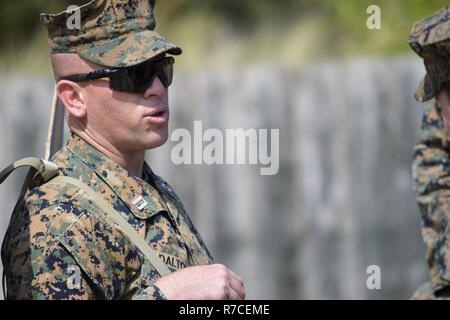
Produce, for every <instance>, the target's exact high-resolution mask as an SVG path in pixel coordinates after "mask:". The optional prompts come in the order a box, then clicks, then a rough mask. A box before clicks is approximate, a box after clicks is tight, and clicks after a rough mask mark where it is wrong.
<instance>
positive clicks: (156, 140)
mask: <svg viewBox="0 0 450 320" xmlns="http://www.w3.org/2000/svg"><path fill="white" fill-rule="evenodd" d="M168 138H169V137H168V135H167V134H164V135H159V134H157V133H155V134H152V137H151V139H149V141H147V142H146V143H145V149H146V150H149V149H155V148H158V147H161V146H162V145H164V144H165V143H166V142H167V140H168Z"/></svg>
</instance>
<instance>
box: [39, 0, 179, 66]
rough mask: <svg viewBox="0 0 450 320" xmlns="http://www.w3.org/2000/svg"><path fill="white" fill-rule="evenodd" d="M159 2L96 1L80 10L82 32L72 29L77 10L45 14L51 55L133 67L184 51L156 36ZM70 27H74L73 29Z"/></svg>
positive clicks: (134, 0)
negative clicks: (76, 57) (161, 56)
mask: <svg viewBox="0 0 450 320" xmlns="http://www.w3.org/2000/svg"><path fill="white" fill-rule="evenodd" d="M154 6H155V0H94V1H91V2H89V3H87V4H85V5H83V6H80V7H79V12H80V17H81V24H80V29H77V28H74V29H73V30H71V29H72V24H71V23H69V25H68V24H67V22H68V21H69V22H72V20H73V19H74V12H73V11H64V12H61V13H59V14H48V13H42V14H41V20H42V21H43V22H44V24H45V26H46V27H47V30H48V37H49V44H50V49H51V53H77V54H78V55H79V56H80V57H82V58H84V59H86V60H88V61H91V62H94V63H96V64H99V65H102V66H107V67H129V66H133V65H136V64H139V63H141V62H144V61H146V60H148V59H151V58H153V57H155V56H157V55H159V54H161V53H164V52H166V53H169V54H175V55H177V54H181V49H180V48H179V47H178V46H176V45H174V44H172V43H170V42H169V41H167V40H166V39H165V38H164V37H162V36H161V35H159V34H158V33H156V32H155V31H154V30H155V26H156V23H155V18H154V14H153V9H154ZM69 27H70V28H69Z"/></svg>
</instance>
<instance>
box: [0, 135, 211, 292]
mask: <svg viewBox="0 0 450 320" xmlns="http://www.w3.org/2000/svg"><path fill="white" fill-rule="evenodd" d="M52 161H53V162H54V163H56V164H57V165H58V167H59V168H60V173H61V174H63V175H67V176H71V177H75V178H78V179H81V180H82V181H83V182H84V183H85V184H87V185H89V186H90V187H91V188H92V189H94V190H95V191H96V192H98V193H99V194H101V195H102V196H103V197H104V198H105V199H106V200H107V201H108V202H109V203H110V204H112V205H113V207H114V208H115V209H116V210H117V211H118V212H120V213H121V214H122V216H123V217H124V218H125V219H126V220H127V221H128V223H129V224H131V225H132V226H133V227H134V228H135V229H136V231H137V232H138V233H139V234H140V235H141V236H142V237H143V238H145V239H146V240H147V242H148V243H149V244H150V245H151V247H152V248H153V249H154V250H156V251H157V252H158V254H159V257H160V258H161V259H162V260H163V261H164V263H165V264H166V265H167V266H168V267H169V269H170V270H171V271H172V272H173V271H176V270H178V269H181V268H184V267H187V266H193V265H203V264H210V263H212V262H213V259H212V257H211V255H210V253H209V252H208V249H207V248H206V246H205V244H204V242H203V241H202V239H201V237H200V235H199V233H198V232H197V230H196V228H195V227H194V225H193V224H192V221H191V219H190V218H189V216H188V214H187V213H186V211H185V209H184V208H183V205H182V203H181V201H180V199H179V198H178V197H177V195H176V194H175V192H174V191H173V190H172V188H171V187H170V186H169V185H168V184H167V183H166V182H165V181H164V180H162V179H161V178H160V177H158V176H157V175H155V174H154V173H153V172H152V171H151V169H150V167H149V166H148V165H147V164H146V163H145V164H144V170H143V176H142V179H140V178H138V177H132V176H130V175H129V174H128V172H127V171H126V170H125V169H123V168H122V167H120V166H119V165H118V164H116V163H115V162H114V161H112V160H111V159H109V158H107V157H105V156H104V155H103V154H102V153H100V152H99V151H98V150H96V149H95V148H93V147H92V146H91V145H89V144H88V143H86V142H85V141H84V140H82V139H81V138H80V137H78V136H76V135H72V137H71V138H70V139H69V141H68V143H67V145H66V146H65V147H64V148H63V149H61V150H60V151H59V152H58V153H57V154H56V155H55V156H54V158H53V159H52ZM2 261H3V264H4V271H5V274H6V279H7V281H6V282H7V289H8V298H9V299H165V298H166V297H165V296H164V294H163V292H162V291H161V290H160V289H159V288H158V287H157V286H155V285H154V284H153V283H154V282H155V280H156V279H157V278H158V277H159V274H158V273H157V271H156V270H155V269H154V268H153V267H152V266H151V264H150V263H149V262H148V261H147V259H144V256H143V255H142V253H141V252H140V251H139V249H137V248H136V247H135V246H134V245H133V243H132V242H131V241H130V240H129V239H128V237H127V236H126V235H125V234H124V233H123V231H122V230H121V229H120V227H118V226H117V225H115V224H114V223H112V222H110V220H107V219H106V218H105V213H104V212H103V211H102V210H101V209H100V208H98V207H97V206H96V204H95V203H94V202H93V201H92V200H91V199H90V198H89V197H88V196H87V195H86V194H85V193H84V192H83V191H82V190H80V189H78V188H77V187H75V186H73V185H68V184H66V185H62V184H61V183H58V182H54V181H50V182H47V183H46V184H44V185H42V186H40V187H37V188H34V189H32V190H31V191H29V192H28V194H27V195H26V196H25V199H24V201H22V202H21V203H20V205H19V206H18V207H17V209H16V210H15V211H14V212H13V215H12V218H11V222H10V225H9V227H8V230H7V233H6V236H5V240H4V242H3V245H2Z"/></svg>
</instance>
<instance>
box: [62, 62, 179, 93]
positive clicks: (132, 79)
mask: <svg viewBox="0 0 450 320" xmlns="http://www.w3.org/2000/svg"><path fill="white" fill-rule="evenodd" d="M174 62H175V59H174V58H172V57H164V58H162V59H159V60H151V61H147V62H143V63H140V64H138V65H135V66H132V67H125V68H117V69H102V70H96V71H93V72H89V73H83V74H75V75H71V76H68V77H62V78H60V79H59V80H58V81H60V80H69V81H73V82H82V81H89V80H94V79H100V78H109V79H110V81H109V87H110V88H111V90H115V91H123V92H129V93H144V92H145V90H147V88H148V87H149V86H150V85H151V84H152V82H153V79H154V78H155V77H156V76H157V77H158V78H159V79H160V80H161V82H162V84H163V85H164V87H166V88H168V87H169V86H170V85H171V84H172V78H173V64H174Z"/></svg>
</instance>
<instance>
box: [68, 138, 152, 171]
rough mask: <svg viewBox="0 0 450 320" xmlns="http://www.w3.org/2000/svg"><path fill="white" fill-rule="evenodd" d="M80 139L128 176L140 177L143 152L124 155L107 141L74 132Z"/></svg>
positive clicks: (142, 165)
mask: <svg viewBox="0 0 450 320" xmlns="http://www.w3.org/2000/svg"><path fill="white" fill-rule="evenodd" d="M74 133H75V134H77V135H78V136H79V137H80V138H82V139H83V140H85V141H86V142H87V143H89V144H90V145H91V146H93V147H94V148H95V149H97V150H98V151H100V152H101V153H103V154H104V155H105V156H106V157H108V158H110V159H111V160H113V161H114V162H116V163H117V164H118V165H119V166H121V167H122V168H124V169H125V170H127V171H128V173H129V175H130V176H134V177H139V178H141V177H142V170H143V167H144V158H145V151H142V152H139V153H133V154H129V153H125V152H121V151H120V150H118V149H117V148H116V147H114V146H113V145H112V144H111V143H110V142H109V141H107V140H106V139H101V138H94V137H93V136H92V135H91V134H89V133H87V132H85V131H84V132H76V131H74Z"/></svg>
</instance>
